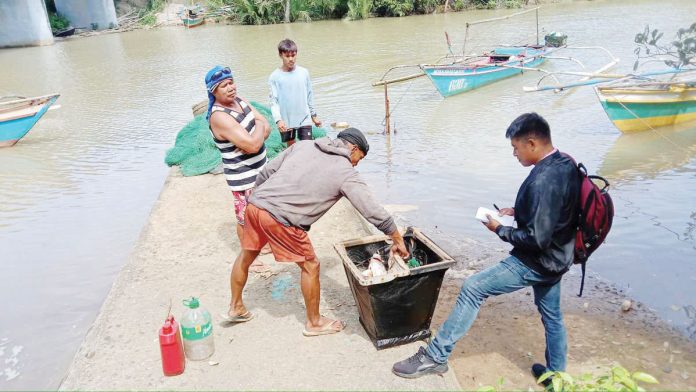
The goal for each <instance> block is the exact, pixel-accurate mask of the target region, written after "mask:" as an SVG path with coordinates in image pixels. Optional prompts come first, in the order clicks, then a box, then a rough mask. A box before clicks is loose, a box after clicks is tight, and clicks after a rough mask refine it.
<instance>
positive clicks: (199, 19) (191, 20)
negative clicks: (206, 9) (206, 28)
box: [179, 6, 205, 29]
mask: <svg viewBox="0 0 696 392" xmlns="http://www.w3.org/2000/svg"><path fill="white" fill-rule="evenodd" d="M179 17H180V18H181V22H182V23H183V24H184V27H186V28H187V29H191V28H194V27H198V26H200V25H202V24H203V23H205V14H204V13H203V10H202V9H201V8H200V7H199V6H194V7H192V8H189V7H185V8H184V9H183V10H182V11H181V14H180V15H179Z"/></svg>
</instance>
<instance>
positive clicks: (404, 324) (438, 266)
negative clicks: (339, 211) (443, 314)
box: [335, 229, 454, 349]
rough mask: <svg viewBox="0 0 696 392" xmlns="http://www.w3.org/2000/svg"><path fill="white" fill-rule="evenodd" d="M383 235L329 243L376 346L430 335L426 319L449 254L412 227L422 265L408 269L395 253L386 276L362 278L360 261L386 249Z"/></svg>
mask: <svg viewBox="0 0 696 392" xmlns="http://www.w3.org/2000/svg"><path fill="white" fill-rule="evenodd" d="M387 239H388V237H386V236H382V235H378V236H370V237H365V238H361V239H357V240H351V241H346V242H343V243H340V244H336V246H335V248H336V251H337V252H338V254H339V255H340V256H341V258H342V259H343V267H344V269H345V271H346V276H347V277H348V282H349V284H350V289H351V291H352V292H353V297H354V298H355V302H356V304H357V307H358V313H359V315H360V324H362V326H363V328H365V332H367V335H368V336H369V337H370V339H371V340H372V343H373V344H374V345H375V347H376V348H377V349H383V348H387V347H392V346H397V345H400V344H405V343H410V342H413V341H416V340H421V339H426V338H428V337H430V334H431V333H430V321H431V320H432V318H433V313H434V312H435V305H436V303H437V298H438V295H439V293H440V287H441V286H442V279H443V277H444V275H445V272H446V271H447V269H448V268H449V267H450V266H451V265H452V264H454V260H452V258H451V257H449V256H448V255H447V254H446V253H445V252H444V251H443V250H442V249H440V248H439V247H438V246H437V245H435V244H434V243H433V242H432V241H431V240H430V239H429V238H427V237H426V236H425V235H423V234H422V233H420V231H418V230H417V229H415V230H414V234H413V241H414V245H415V247H414V249H416V250H417V251H416V253H419V254H421V255H423V254H425V255H426V258H427V262H426V263H425V264H424V265H422V266H420V267H416V268H411V269H409V268H408V267H407V265H406V263H405V262H404V261H403V260H401V258H399V257H395V258H394V259H393V260H392V266H391V268H390V269H389V274H388V275H387V276H382V277H375V278H368V277H364V276H363V275H362V270H363V269H364V268H365V267H366V265H365V264H366V263H365V260H368V259H369V258H370V256H371V255H372V254H373V253H375V252H377V251H380V250H385V249H387V250H388V243H387ZM421 252H422V253H421Z"/></svg>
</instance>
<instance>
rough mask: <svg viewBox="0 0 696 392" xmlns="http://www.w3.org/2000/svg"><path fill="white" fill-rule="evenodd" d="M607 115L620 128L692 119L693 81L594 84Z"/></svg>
mask: <svg viewBox="0 0 696 392" xmlns="http://www.w3.org/2000/svg"><path fill="white" fill-rule="evenodd" d="M595 91H596V92H597V97H598V98H599V101H600V102H601V104H602V107H603V108H604V111H605V112H606V113H607V116H608V117H609V119H610V120H611V122H613V123H614V125H615V126H616V128H618V129H619V130H620V131H621V132H624V133H630V132H640V131H646V130H648V129H651V128H657V127H663V126H668V125H676V124H681V123H685V122H689V121H696V84H694V83H691V84H689V83H684V82H674V83H665V84H661V83H653V84H648V85H643V86H641V85H634V86H630V85H629V86H599V87H595Z"/></svg>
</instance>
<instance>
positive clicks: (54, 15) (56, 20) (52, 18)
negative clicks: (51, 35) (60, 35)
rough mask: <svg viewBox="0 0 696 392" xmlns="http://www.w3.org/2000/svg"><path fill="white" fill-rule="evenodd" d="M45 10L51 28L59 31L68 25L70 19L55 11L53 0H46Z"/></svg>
mask: <svg viewBox="0 0 696 392" xmlns="http://www.w3.org/2000/svg"><path fill="white" fill-rule="evenodd" d="M46 11H48V23H49V24H50V25H51V30H53V31H60V30H64V29H66V28H68V26H70V21H69V20H68V19H66V18H65V17H64V16H63V15H60V14H59V13H58V12H57V11H56V3H55V2H54V0H46Z"/></svg>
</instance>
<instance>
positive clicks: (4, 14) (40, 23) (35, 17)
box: [0, 0, 53, 48]
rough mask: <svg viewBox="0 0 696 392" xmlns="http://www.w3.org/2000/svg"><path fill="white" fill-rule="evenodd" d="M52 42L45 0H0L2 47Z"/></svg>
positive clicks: (0, 36)
mask: <svg viewBox="0 0 696 392" xmlns="http://www.w3.org/2000/svg"><path fill="white" fill-rule="evenodd" d="M52 43H53V33H52V32H51V25H50V24H49V23H48V13H47V12H46V4H44V0H0V48H7V47H13V46H35V45H51V44H52Z"/></svg>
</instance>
